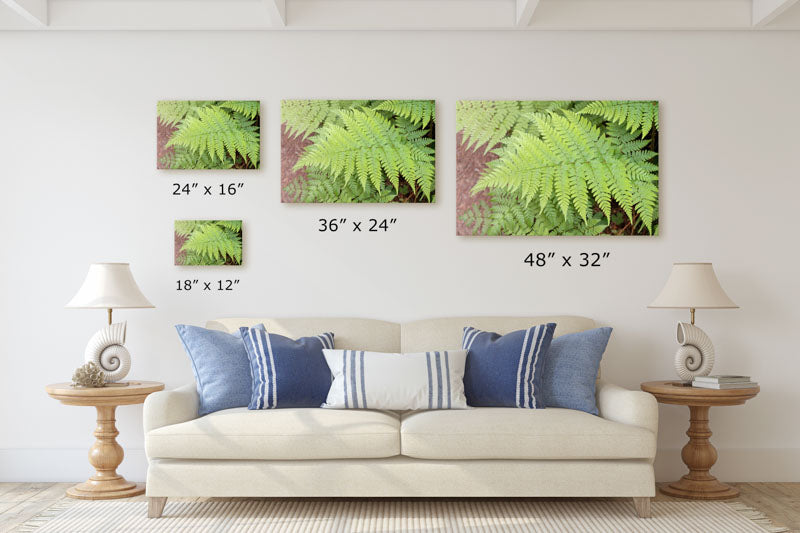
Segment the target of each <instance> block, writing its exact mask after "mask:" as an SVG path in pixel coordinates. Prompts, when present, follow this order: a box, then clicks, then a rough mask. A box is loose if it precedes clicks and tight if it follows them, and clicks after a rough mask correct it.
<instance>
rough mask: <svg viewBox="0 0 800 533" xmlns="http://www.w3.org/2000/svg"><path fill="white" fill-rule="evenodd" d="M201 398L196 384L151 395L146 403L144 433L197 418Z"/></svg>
mask: <svg viewBox="0 0 800 533" xmlns="http://www.w3.org/2000/svg"><path fill="white" fill-rule="evenodd" d="M199 406H200V398H199V397H198V395H197V387H196V386H195V384H194V383H191V384H189V385H184V386H183V387H180V388H178V389H173V390H165V391H160V392H156V393H153V394H151V395H150V396H148V397H147V398H146V399H145V401H144V432H145V434H147V433H148V432H150V431H152V430H154V429H157V428H160V427H163V426H171V425H172V424H180V423H181V422H188V421H189V420H194V419H195V418H197V410H198V407H199Z"/></svg>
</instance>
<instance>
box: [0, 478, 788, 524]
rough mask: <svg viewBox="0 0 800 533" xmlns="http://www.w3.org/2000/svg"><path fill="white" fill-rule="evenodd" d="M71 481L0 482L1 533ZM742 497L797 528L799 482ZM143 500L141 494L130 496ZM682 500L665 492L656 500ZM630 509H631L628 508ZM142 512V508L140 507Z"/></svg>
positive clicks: (747, 490)
mask: <svg viewBox="0 0 800 533" xmlns="http://www.w3.org/2000/svg"><path fill="white" fill-rule="evenodd" d="M71 485H72V484H71V483H0V533H5V532H7V531H13V530H14V528H16V527H17V526H19V525H20V524H22V523H23V522H25V521H26V520H28V519H29V518H31V517H33V516H35V515H37V514H38V513H40V512H41V511H43V510H45V509H46V508H48V507H50V506H51V505H53V504H54V503H56V502H58V501H60V500H62V499H64V498H65V497H66V496H65V495H64V491H65V490H66V489H67V487H70V486H71ZM733 485H735V486H737V487H739V490H740V491H741V497H740V498H739V500H738V501H741V502H742V503H744V504H745V505H749V506H750V507H754V508H756V509H758V510H759V511H762V512H763V513H765V514H766V515H767V516H768V517H770V518H771V519H772V521H773V522H774V523H775V525H778V526H784V527H788V528H789V529H791V530H792V531H793V532H800V483H733ZM131 500H134V501H135V500H141V501H144V500H145V497H144V496H138V497H136V498H131ZM670 500H675V501H685V500H679V499H678V498H671V497H669V496H664V495H663V494H661V493H660V492H659V493H658V495H657V496H656V498H655V501H670ZM631 510H632V509H631ZM142 512H144V510H142Z"/></svg>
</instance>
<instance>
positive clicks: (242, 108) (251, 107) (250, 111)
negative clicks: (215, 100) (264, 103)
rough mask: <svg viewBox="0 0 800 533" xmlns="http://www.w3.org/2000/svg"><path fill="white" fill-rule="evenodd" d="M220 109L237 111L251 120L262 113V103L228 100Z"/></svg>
mask: <svg viewBox="0 0 800 533" xmlns="http://www.w3.org/2000/svg"><path fill="white" fill-rule="evenodd" d="M220 107H224V108H225V109H230V110H232V111H236V112H237V113H239V114H241V115H243V116H244V117H246V118H249V119H250V120H252V119H254V118H256V117H257V116H258V115H259V114H260V113H261V102H259V101H257V100H226V101H224V102H222V103H221V104H220Z"/></svg>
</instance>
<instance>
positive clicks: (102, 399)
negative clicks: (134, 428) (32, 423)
mask: <svg viewBox="0 0 800 533" xmlns="http://www.w3.org/2000/svg"><path fill="white" fill-rule="evenodd" d="M123 383H127V385H116V384H112V385H110V386H108V385H107V386H105V387H73V386H72V384H71V383H53V384H52V385H48V386H47V387H45V390H46V391H47V394H49V395H50V396H51V397H53V398H55V399H56V400H60V401H61V403H64V404H67V405H94V406H97V405H132V404H137V403H142V402H144V399H145V398H147V396H149V395H150V394H152V393H154V392H158V391H160V390H164V384H163V383H161V382H158V381H127V382H123Z"/></svg>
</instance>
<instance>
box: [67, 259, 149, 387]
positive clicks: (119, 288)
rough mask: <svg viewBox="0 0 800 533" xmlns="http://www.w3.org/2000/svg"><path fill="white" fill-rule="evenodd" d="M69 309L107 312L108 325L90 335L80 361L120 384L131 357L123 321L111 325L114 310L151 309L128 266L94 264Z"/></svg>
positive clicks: (122, 264)
mask: <svg viewBox="0 0 800 533" xmlns="http://www.w3.org/2000/svg"><path fill="white" fill-rule="evenodd" d="M67 307H68V308H72V309H107V310H108V326H106V327H105V328H103V329H101V330H100V331H98V332H97V333H95V334H94V336H92V338H91V339H90V340H89V344H88V345H87V346H86V352H85V353H84V360H85V361H86V362H87V363H88V362H90V361H92V362H94V363H95V364H96V365H98V366H99V367H100V368H102V369H103V372H104V373H105V377H106V381H107V382H111V383H113V382H116V381H120V380H121V379H122V378H124V377H125V376H127V375H128V371H129V370H130V368H131V355H130V353H129V352H128V350H127V348H125V346H124V344H125V333H126V329H127V325H128V323H127V322H121V323H117V324H112V322H111V315H112V312H113V310H114V309H141V308H151V307H155V306H154V305H153V304H151V303H150V302H149V301H148V299H147V298H145V296H144V294H142V291H141V290H139V286H138V285H136V281H135V280H134V279H133V274H131V268H130V264H128V263H94V264H91V265H89V273H88V274H86V279H85V280H84V281H83V285H81V288H80V289H78V293H77V294H76V295H75V296H74V297H73V298H72V300H70V301H69V303H68V304H67Z"/></svg>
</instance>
